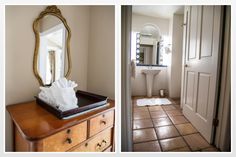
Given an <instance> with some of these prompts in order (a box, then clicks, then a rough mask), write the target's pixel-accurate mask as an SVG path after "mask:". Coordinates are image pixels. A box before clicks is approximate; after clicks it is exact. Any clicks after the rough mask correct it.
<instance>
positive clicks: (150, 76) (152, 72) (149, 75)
mask: <svg viewBox="0 0 236 157" xmlns="http://www.w3.org/2000/svg"><path fill="white" fill-rule="evenodd" d="M160 71H161V70H157V69H144V70H142V73H143V74H145V75H146V85H147V96H148V97H151V96H152V87H153V80H154V77H155V76H156V75H157V74H159V72H160Z"/></svg>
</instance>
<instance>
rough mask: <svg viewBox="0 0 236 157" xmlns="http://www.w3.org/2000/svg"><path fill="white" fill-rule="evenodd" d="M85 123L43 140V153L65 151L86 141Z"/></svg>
mask: <svg viewBox="0 0 236 157" xmlns="http://www.w3.org/2000/svg"><path fill="white" fill-rule="evenodd" d="M86 137H87V121H85V122H83V123H80V124H78V125H75V126H73V127H70V128H67V129H65V130H63V131H61V132H59V133H57V134H55V135H52V136H50V137H47V138H46V139H43V141H42V143H43V145H42V147H43V151H52V152H55V151H66V150H69V149H70V148H72V147H74V146H76V145H77V144H79V143H81V142H83V141H85V140H86Z"/></svg>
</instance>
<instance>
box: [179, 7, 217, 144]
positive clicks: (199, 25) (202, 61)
mask: <svg viewBox="0 0 236 157" xmlns="http://www.w3.org/2000/svg"><path fill="white" fill-rule="evenodd" d="M186 12H188V15H189V16H185V17H188V19H185V21H188V23H187V27H186V29H185V30H186V32H185V34H187V36H186V37H185V39H184V40H185V43H186V50H185V57H184V62H185V63H186V66H184V67H183V71H184V76H183V79H184V85H183V90H184V91H183V95H182V99H183V100H184V101H182V102H183V104H182V105H183V113H184V115H185V116H186V117H187V118H188V119H189V121H190V122H191V123H192V124H193V125H194V126H195V128H196V129H197V130H198V131H199V132H200V133H201V134H202V135H203V136H204V137H205V139H206V140H207V141H208V142H210V143H211V142H212V130H213V125H212V122H213V117H214V112H215V104H216V93H217V80H218V71H219V66H218V63H219V59H220V39H221V38H220V37H221V29H222V28H221V23H222V10H221V7H220V6H190V7H187V8H186V9H185V13H186Z"/></svg>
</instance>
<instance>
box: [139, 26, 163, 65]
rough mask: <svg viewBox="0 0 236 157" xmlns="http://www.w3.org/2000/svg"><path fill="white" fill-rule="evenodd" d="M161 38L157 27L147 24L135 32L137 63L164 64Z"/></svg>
mask: <svg viewBox="0 0 236 157" xmlns="http://www.w3.org/2000/svg"><path fill="white" fill-rule="evenodd" d="M163 53H164V49H163V39H162V36H161V34H160V31H159V29H158V28H156V27H155V26H153V25H151V24H147V25H145V26H144V27H143V29H142V30H141V31H140V32H138V33H136V63H137V65H164V63H163Z"/></svg>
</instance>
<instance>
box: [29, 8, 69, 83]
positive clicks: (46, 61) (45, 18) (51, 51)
mask: <svg viewBox="0 0 236 157" xmlns="http://www.w3.org/2000/svg"><path fill="white" fill-rule="evenodd" d="M33 30H34V33H35V49H34V60H33V70H34V74H35V76H36V78H37V79H38V81H39V84H40V85H41V86H50V85H51V84H52V83H53V82H54V81H56V80H58V79H60V78H62V77H66V78H67V77H68V76H69V74H70V71H71V59H70V38H71V31H70V28H69V26H68V24H67V22H66V19H65V18H64V17H63V16H62V14H61V11H60V10H59V9H58V8H57V6H55V5H52V6H48V7H47V8H46V9H45V10H44V11H42V12H41V13H40V14H39V16H38V17H37V18H36V19H35V20H34V23H33Z"/></svg>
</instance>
